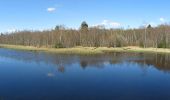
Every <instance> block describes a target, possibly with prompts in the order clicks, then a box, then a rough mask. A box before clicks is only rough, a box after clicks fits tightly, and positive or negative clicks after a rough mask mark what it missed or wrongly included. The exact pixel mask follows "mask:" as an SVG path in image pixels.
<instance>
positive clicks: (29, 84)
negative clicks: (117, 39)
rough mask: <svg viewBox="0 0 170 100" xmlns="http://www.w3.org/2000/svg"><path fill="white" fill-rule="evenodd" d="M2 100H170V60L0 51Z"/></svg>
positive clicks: (157, 56)
mask: <svg viewBox="0 0 170 100" xmlns="http://www.w3.org/2000/svg"><path fill="white" fill-rule="evenodd" d="M0 100H170V55H165V54H164V55H160V54H142V53H141V54H139V53H112V54H105V55H96V56H78V55H57V54H48V53H40V52H39V53H38V52H25V51H15V50H8V49H0Z"/></svg>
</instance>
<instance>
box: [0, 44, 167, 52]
mask: <svg viewBox="0 0 170 100" xmlns="http://www.w3.org/2000/svg"><path fill="white" fill-rule="evenodd" d="M0 47H1V48H8V49H16V50H27V51H44V52H53V53H59V54H83V55H86V54H104V53H108V52H141V53H142V52H149V53H170V49H162V48H140V47H134V46H129V47H121V48H107V47H98V48H96V47H81V46H79V47H74V48H60V49H55V48H37V47H32V46H20V45H3V44H0Z"/></svg>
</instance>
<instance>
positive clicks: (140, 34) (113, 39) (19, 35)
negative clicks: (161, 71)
mask: <svg viewBox="0 0 170 100" xmlns="http://www.w3.org/2000/svg"><path fill="white" fill-rule="evenodd" d="M0 44H12V45H24V46H35V47H55V48H69V47H75V46H85V47H123V46H140V47H154V48H170V25H160V26H157V27H152V26H151V25H148V27H146V28H138V29H126V30H125V29H105V28H103V27H91V28H89V27H88V24H87V23H86V22H83V23H82V24H81V28H80V29H79V30H74V29H65V28H64V27H63V26H56V28H55V29H54V30H50V31H18V32H13V33H10V34H3V33H2V34H1V35H0Z"/></svg>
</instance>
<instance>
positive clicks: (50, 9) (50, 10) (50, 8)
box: [47, 7, 56, 12]
mask: <svg viewBox="0 0 170 100" xmlns="http://www.w3.org/2000/svg"><path fill="white" fill-rule="evenodd" d="M47 11H48V12H54V11H56V8H54V7H49V8H47Z"/></svg>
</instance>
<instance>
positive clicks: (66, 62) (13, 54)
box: [0, 49, 170, 73]
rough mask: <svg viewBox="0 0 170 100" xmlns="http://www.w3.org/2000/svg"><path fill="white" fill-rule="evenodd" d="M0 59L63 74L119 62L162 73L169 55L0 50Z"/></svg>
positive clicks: (168, 61)
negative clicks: (53, 68) (72, 67)
mask: <svg viewBox="0 0 170 100" xmlns="http://www.w3.org/2000/svg"><path fill="white" fill-rule="evenodd" d="M0 57H5V58H10V59H14V60H19V61H23V62H26V63H30V62H35V63H37V64H41V63H45V64H48V65H52V66H56V68H57V71H58V72H61V73H64V72H65V71H66V69H67V67H70V65H73V64H79V65H80V66H81V68H82V69H86V68H91V67H95V68H104V67H107V65H106V63H107V64H111V65H114V64H119V63H121V62H127V63H137V64H139V65H140V66H141V67H148V66H153V67H155V68H157V69H159V70H162V71H164V72H170V66H169V65H170V55H168V54H156V53H155V54H154V53H153V54H144V53H110V54H104V55H89V56H80V55H61V54H54V53H44V52H26V51H16V50H9V49H0Z"/></svg>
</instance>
